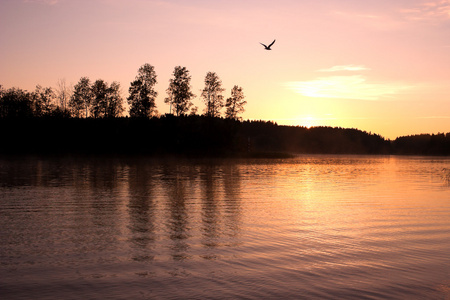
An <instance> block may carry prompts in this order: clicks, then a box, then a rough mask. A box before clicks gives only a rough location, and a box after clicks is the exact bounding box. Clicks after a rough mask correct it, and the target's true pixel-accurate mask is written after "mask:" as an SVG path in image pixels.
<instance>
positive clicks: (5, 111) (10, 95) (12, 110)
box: [0, 88, 33, 118]
mask: <svg viewBox="0 0 450 300" xmlns="http://www.w3.org/2000/svg"><path fill="white" fill-rule="evenodd" d="M32 104H33V102H32V100H31V96H30V94H29V93H28V92H27V91H24V90H21V89H16V88H11V89H8V90H6V91H4V90H2V92H1V98H0V117H1V118H24V117H31V116H33V106H32Z"/></svg>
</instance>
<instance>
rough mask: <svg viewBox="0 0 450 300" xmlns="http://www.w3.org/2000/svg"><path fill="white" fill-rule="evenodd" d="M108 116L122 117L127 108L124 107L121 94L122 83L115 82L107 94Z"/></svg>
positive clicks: (106, 115)
mask: <svg viewBox="0 0 450 300" xmlns="http://www.w3.org/2000/svg"><path fill="white" fill-rule="evenodd" d="M107 103H108V106H107V107H106V114H105V117H107V118H117V117H120V116H121V115H122V113H123V112H124V110H125V108H124V107H123V98H122V96H121V94H120V83H118V82H117V81H113V82H112V83H111V85H110V86H109V88H108V93H107Z"/></svg>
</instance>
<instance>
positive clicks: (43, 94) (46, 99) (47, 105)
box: [31, 85, 56, 117]
mask: <svg viewBox="0 0 450 300" xmlns="http://www.w3.org/2000/svg"><path fill="white" fill-rule="evenodd" d="M55 98H56V94H55V92H54V91H53V89H52V88H51V87H47V88H43V87H42V86H40V85H37V86H36V89H35V90H34V92H33V93H31V100H32V102H33V115H34V116H35V117H43V116H49V115H51V114H52V112H53V110H54V109H55V105H54V101H55Z"/></svg>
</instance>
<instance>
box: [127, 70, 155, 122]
mask: <svg viewBox="0 0 450 300" xmlns="http://www.w3.org/2000/svg"><path fill="white" fill-rule="evenodd" d="M156 83H157V81H156V73H155V68H154V67H153V66H152V65H150V64H144V65H143V66H141V67H140V68H139V70H138V75H137V76H136V79H135V80H134V81H133V82H131V86H130V88H129V90H128V91H129V93H130V95H129V96H128V98H127V100H128V104H129V105H130V117H147V118H148V117H151V116H152V114H153V113H155V112H156V104H155V98H156V96H157V95H158V92H157V91H156V90H155V88H154V87H155V85H156Z"/></svg>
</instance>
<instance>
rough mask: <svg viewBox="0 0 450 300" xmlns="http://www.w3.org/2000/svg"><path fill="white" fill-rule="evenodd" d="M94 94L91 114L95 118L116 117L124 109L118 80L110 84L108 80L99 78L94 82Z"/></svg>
mask: <svg viewBox="0 0 450 300" xmlns="http://www.w3.org/2000/svg"><path fill="white" fill-rule="evenodd" d="M92 94H93V100H92V105H91V115H92V116H93V117H94V118H115V117H119V116H120V115H121V114H122V112H123V111H124V108H123V99H122V96H121V95H120V84H119V83H118V82H116V81H114V82H113V83H111V85H110V86H108V83H107V82H105V81H104V80H102V79H98V80H96V81H95V82H94V83H93V84H92Z"/></svg>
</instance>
